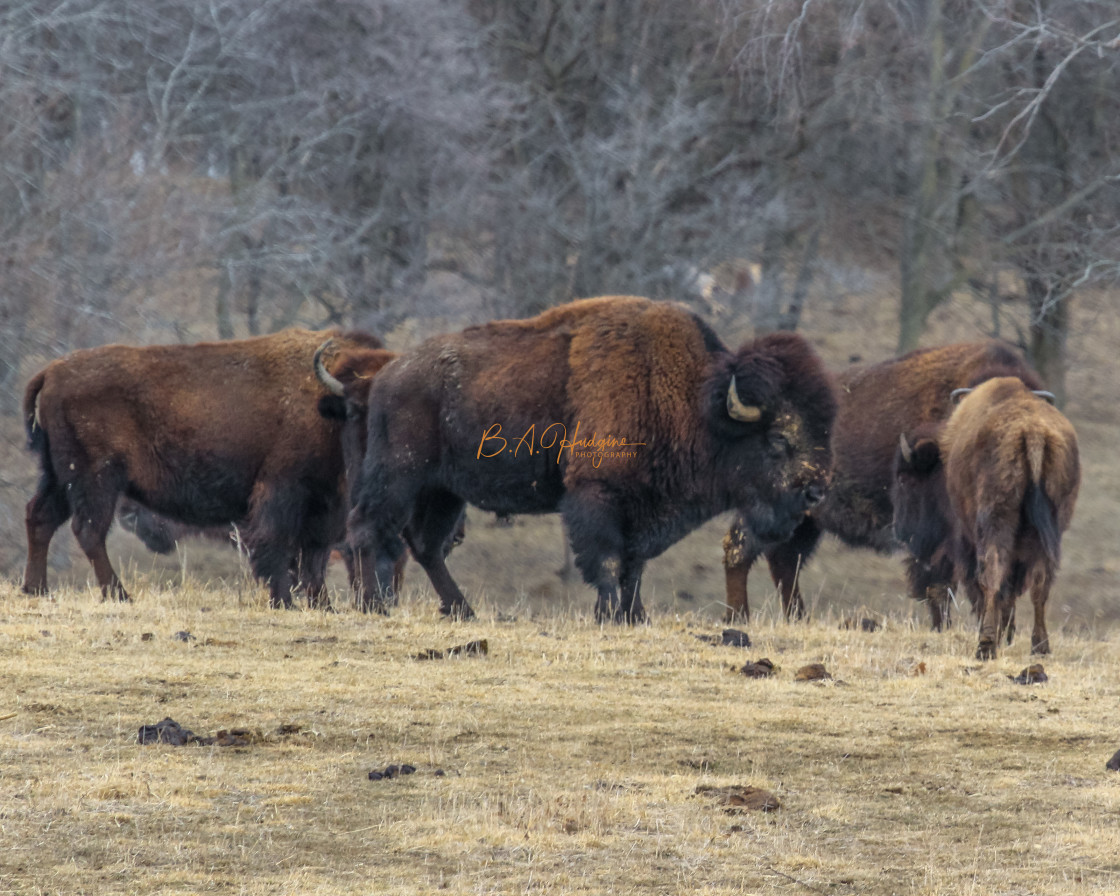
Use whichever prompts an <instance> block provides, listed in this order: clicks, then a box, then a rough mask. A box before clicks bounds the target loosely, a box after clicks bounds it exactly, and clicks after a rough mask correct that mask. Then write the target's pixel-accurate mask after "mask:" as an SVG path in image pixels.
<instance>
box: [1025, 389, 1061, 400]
mask: <svg viewBox="0 0 1120 896" xmlns="http://www.w3.org/2000/svg"><path fill="white" fill-rule="evenodd" d="M1031 395H1037V396H1038V397H1039V398H1041V399H1042V400H1043V401H1045V402H1048V403H1050V404H1054V403H1055V402H1056V401H1057V400H1058V399H1057V398H1056V397H1055V396H1054V393H1053V392H1047V391H1046V390H1045V389H1031Z"/></svg>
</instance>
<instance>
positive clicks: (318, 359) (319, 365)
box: [311, 339, 346, 398]
mask: <svg viewBox="0 0 1120 896" xmlns="http://www.w3.org/2000/svg"><path fill="white" fill-rule="evenodd" d="M332 345H334V340H333V339H328V340H327V341H326V342H324V343H323V344H322V345H320V346H319V347H318V348H317V349H315V357H314V358H312V360H311V363H312V364H313V365H314V366H315V379H317V380H318V381H319V382H320V383H322V384H323V385H324V386H326V387H327V391H329V392H330V393H331V395H337V396H338V397H339V398H342V397H344V396H345V395H346V387H345V386H343V385H342V381H341V380H340V379H338V378H337V377H335V376H333V375H332V374H331V372H330V371H329V370H327V368H326V367H325V366H324V364H323V352H325V351H326V350H327V349H328V348H330V347H331V346H332Z"/></svg>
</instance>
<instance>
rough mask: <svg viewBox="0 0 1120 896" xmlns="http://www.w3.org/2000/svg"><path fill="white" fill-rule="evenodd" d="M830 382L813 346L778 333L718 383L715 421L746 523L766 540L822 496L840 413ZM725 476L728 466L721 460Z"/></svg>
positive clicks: (749, 350) (725, 368)
mask: <svg viewBox="0 0 1120 896" xmlns="http://www.w3.org/2000/svg"><path fill="white" fill-rule="evenodd" d="M836 407H837V402H836V393H835V389H834V387H833V383H832V379H831V377H830V376H829V374H828V373H827V372H826V371H825V369H824V366H823V364H822V363H821V361H820V359H819V358H818V357H817V355H816V353H815V352H814V351H813V350H812V348H811V347H810V346H809V344H808V343H807V342H806V341H805V340H804V339H803V338H801V337H800V336H797V335H796V334H793V333H775V334H772V335H770V336H765V337H763V338H761V339H758V340H756V341H754V342H752V343H748V344H747V345H744V346H743V347H742V348H740V349H739V351H738V352H736V353H735V354H734V355H733V356H730V357H728V358H727V359H726V364H724V365H719V369H718V373H717V375H716V377H715V378H714V379H713V381H712V395H711V396H710V399H709V420H710V423H711V428H712V432H713V437H714V439H715V443H716V452H717V455H723V456H725V457H726V458H728V459H730V460H731V469H730V470H727V471H726V473H727V475H729V476H730V481H729V482H727V483H717V486H723V487H727V488H730V489H731V490H732V491H733V492H734V493H735V498H734V500H735V505H734V506H736V507H738V509H739V510H740V513H741V516H742V518H743V521H744V522H745V523H746V525H747V526H748V527H749V529H750V530H751V532H752V534H753V535H754V537H755V538H757V539H758V540H759V541H761V542H775V541H784V540H785V539H787V538H788V537H789V536H790V535H791V534H792V533H793V530H794V529H795V528H796V527H797V526H798V525H799V524H800V523H801V521H802V520H803V519H804V517H805V513H806V512H807V511H808V510H810V509H811V508H812V507H814V506H816V505H817V504H819V503H820V501H821V500H822V498H824V495H825V491H826V489H827V486H828V483H829V479H830V472H829V471H830V468H831V464H832V455H831V451H830V450H829V434H830V431H831V429H832V421H833V419H834V418H835V416H836ZM717 468H719V469H720V475H723V474H724V470H725V468H724V465H723V464H722V463H720V464H717Z"/></svg>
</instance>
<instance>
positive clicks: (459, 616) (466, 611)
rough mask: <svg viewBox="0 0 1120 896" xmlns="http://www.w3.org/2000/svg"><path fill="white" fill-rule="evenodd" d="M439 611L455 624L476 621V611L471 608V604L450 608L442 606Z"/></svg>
mask: <svg viewBox="0 0 1120 896" xmlns="http://www.w3.org/2000/svg"><path fill="white" fill-rule="evenodd" d="M439 611H440V613H442V614H443V615H444V616H446V617H447V618H448V619H450V620H451V621H453V622H466V621H467V620H469V619H474V610H472V609H471V608H470V605H469V604H465V603H464V604H458V605H455V606H450V607H446V606H441V607H440V608H439Z"/></svg>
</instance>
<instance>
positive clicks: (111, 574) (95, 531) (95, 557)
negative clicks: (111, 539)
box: [70, 495, 132, 601]
mask: <svg viewBox="0 0 1120 896" xmlns="http://www.w3.org/2000/svg"><path fill="white" fill-rule="evenodd" d="M106 504H107V507H106V506H105V505H106ZM115 506H116V495H114V496H113V498H112V500H111V501H108V502H100V503H99V504H97V505H87V504H85V503H84V502H83V503H82V504H81V505H79V506H76V507H75V508H74V518H73V520H72V521H71V523H70V528H71V529H73V530H74V537H75V538H76V539H77V540H78V544H79V545H80V546H81V548H82V551H83V552H84V553H85V555H86V557H87V558H88V559H89V562H90V565H92V566H93V574H94V575H95V576H96V577H97V584H98V585H100V586H101V597H102V599H103V600H105V599H113V600H119V601H130V600H132V598H130V597H129V596H128V592H127V591H125V590H124V585H122V584H121V580H120V578H118V577H117V571H116V570H115V569H113V564H112V563H110V562H109V552H108V551H107V550H106V549H105V538H106V537H107V536H108V534H109V527H110V526H111V525H112V522H113V508H114V507H115Z"/></svg>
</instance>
